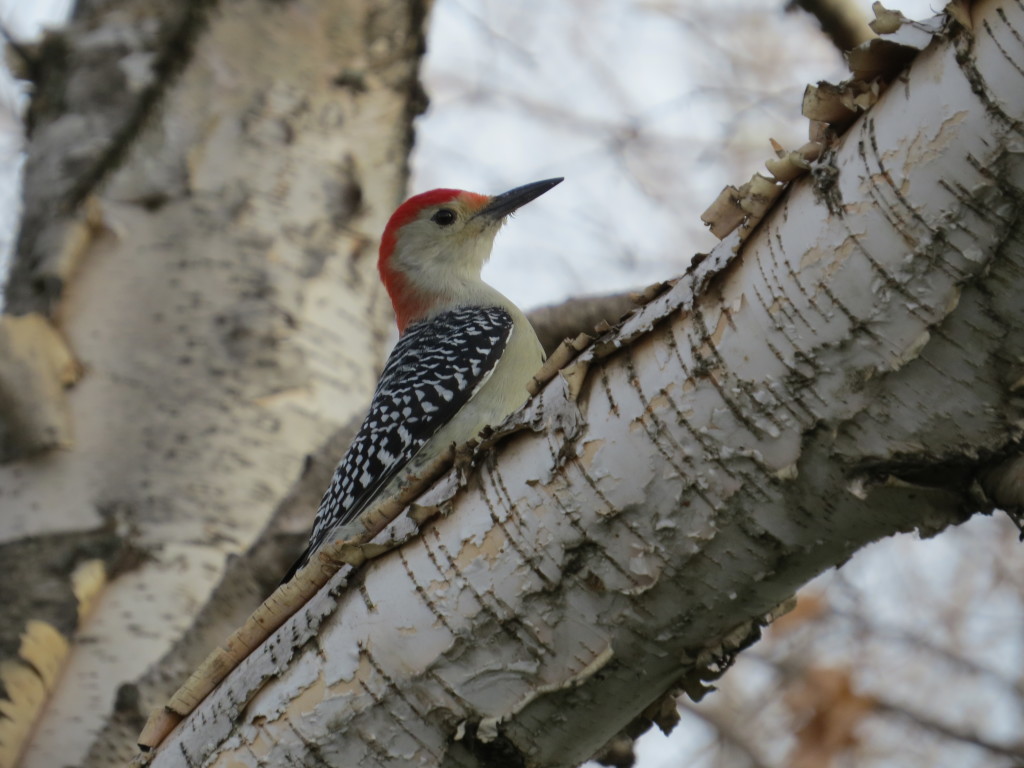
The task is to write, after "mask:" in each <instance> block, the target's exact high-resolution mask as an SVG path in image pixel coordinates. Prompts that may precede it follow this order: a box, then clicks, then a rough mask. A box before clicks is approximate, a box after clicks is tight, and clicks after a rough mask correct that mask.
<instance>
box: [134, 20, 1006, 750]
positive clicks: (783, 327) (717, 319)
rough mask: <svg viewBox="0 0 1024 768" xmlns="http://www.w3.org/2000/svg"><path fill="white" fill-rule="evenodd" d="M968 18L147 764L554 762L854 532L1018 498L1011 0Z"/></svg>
mask: <svg viewBox="0 0 1024 768" xmlns="http://www.w3.org/2000/svg"><path fill="white" fill-rule="evenodd" d="M968 13H969V16H970V19H971V22H972V27H973V31H965V30H960V31H957V32H956V33H955V34H954V35H953V36H952V37H950V38H948V39H944V40H939V41H936V42H935V43H934V44H933V45H932V46H930V47H929V48H928V49H927V50H926V51H924V52H923V53H922V54H921V55H920V56H918V58H917V59H916V60H915V61H914V63H913V65H912V67H911V68H910V69H909V70H908V72H906V73H905V74H904V76H902V77H900V78H898V79H897V80H896V81H895V82H894V83H893V84H892V86H891V87H890V88H889V89H888V90H887V91H886V92H885V93H884V95H883V96H882V98H881V100H880V101H879V102H878V103H877V104H876V105H875V106H874V107H873V108H872V109H871V110H870V111H869V112H868V113H867V114H866V115H865V116H863V117H862V118H861V119H860V120H858V121H857V123H856V124H854V126H853V127H852V128H851V129H850V130H849V131H848V132H847V134H846V135H845V136H844V137H843V138H842V140H841V142H840V143H839V145H838V147H837V148H836V149H835V151H830V152H827V153H826V154H825V156H824V157H823V158H822V160H821V161H820V162H819V164H818V165H817V166H816V168H815V170H814V173H813V176H812V177H808V178H805V179H804V180H802V181H800V182H798V183H796V184H795V185H794V186H793V188H791V189H790V190H789V192H788V193H787V195H786V196H785V197H783V198H782V200H781V201H780V202H779V203H778V204H777V205H776V207H775V209H774V210H773V211H772V212H771V213H770V214H769V216H768V217H767V218H765V219H764V221H763V222H762V223H761V225H760V226H759V228H758V229H757V230H755V232H754V233H753V234H752V235H751V236H750V237H749V239H748V240H747V241H746V242H745V243H743V244H742V246H740V244H739V239H738V236H737V235H732V236H730V237H729V238H728V239H726V240H725V241H723V243H722V244H721V245H720V246H719V247H718V248H717V249H716V250H715V251H714V252H713V253H712V254H711V255H710V257H708V258H707V259H705V260H704V261H703V262H702V263H700V264H698V265H697V266H696V267H695V268H693V269H692V270H691V271H690V272H689V273H688V274H687V275H685V276H684V277H683V278H682V279H681V280H680V281H678V282H677V283H676V284H675V285H674V286H672V287H671V288H670V289H668V290H666V291H665V292H664V293H663V294H662V295H660V296H658V297H657V298H655V299H654V300H653V301H651V302H650V303H649V304H648V305H647V306H646V307H644V308H643V309H642V310H640V311H639V312H638V313H637V314H635V315H634V316H633V317H632V319H630V320H628V321H627V322H626V323H625V324H624V325H623V326H622V327H621V328H619V329H617V330H615V331H612V332H610V333H608V334H607V335H605V336H604V337H603V338H601V339H599V340H597V342H596V343H595V344H594V345H593V346H592V347H591V348H590V349H589V350H587V351H586V352H584V353H583V355H582V356H581V357H580V358H579V359H578V361H577V362H576V363H575V364H573V365H570V366H569V368H568V369H566V371H565V372H564V373H563V375H560V376H558V377H556V378H555V379H554V380H553V381H552V382H551V383H550V384H549V385H548V386H547V387H546V388H545V389H544V391H543V393H542V394H541V396H539V397H538V398H536V399H535V400H534V401H533V402H532V403H531V404H530V405H529V406H528V410H527V412H525V413H524V414H523V416H522V420H523V423H524V424H525V425H527V427H528V428H527V429H524V430H522V431H519V432H518V433H515V434H513V435H511V436H510V437H508V438H506V439H504V440H503V441H501V442H500V443H499V444H498V445H497V447H496V448H494V449H493V450H491V451H490V453H489V454H488V455H487V456H486V458H485V460H484V465H483V467H482V468H480V469H479V470H478V471H476V472H475V473H473V474H472V475H471V476H470V477H469V480H468V483H467V484H466V485H465V486H464V487H461V488H459V489H458V490H454V491H450V493H453V495H451V498H450V499H448V500H446V501H444V502H443V503H442V504H441V506H442V508H443V509H444V511H445V512H446V514H445V515H444V516H441V517H438V518H435V519H433V520H431V521H430V522H428V523H426V524H425V525H424V526H423V528H422V529H421V531H420V533H419V535H417V536H415V537H413V538H412V539H411V540H410V541H408V542H407V543H406V544H404V545H403V546H401V547H400V548H398V549H397V550H394V551H391V552H390V553H388V554H385V555H383V556H382V557H380V558H378V559H377V560H375V561H373V562H371V563H369V564H368V565H367V566H364V567H363V568H361V569H360V570H358V571H355V572H351V571H347V572H346V571H343V572H342V573H341V574H339V575H338V577H336V579H335V580H334V583H333V588H329V589H325V590H323V591H322V592H321V593H320V594H319V595H318V596H317V597H316V598H315V599H314V600H313V601H311V602H310V604H309V605H308V606H307V607H306V608H305V609H304V610H303V611H302V612H300V613H299V614H297V615H296V616H295V617H293V618H292V619H291V620H290V621H289V622H287V623H286V624H285V625H284V626H283V627H282V628H281V629H280V630H279V631H278V632H277V633H276V634H275V635H274V636H273V637H272V638H271V640H270V641H268V642H266V643H265V644H264V645H263V646H261V647H260V648H258V649H257V650H256V651H255V652H254V653H253V654H252V655H251V656H250V657H249V658H248V659H247V660H246V661H245V662H243V664H242V665H241V666H240V667H239V668H237V669H236V670H235V671H234V672H233V673H232V674H231V676H229V677H228V679H227V680H226V681H225V682H224V683H223V684H222V685H221V686H220V688H218V689H217V690H216V691H215V692H214V693H213V694H211V695H210V696H209V697H208V699H207V700H205V701H204V702H203V703H202V704H200V706H199V708H198V709H197V710H196V711H195V712H194V713H193V714H192V715H191V716H190V717H189V718H188V719H187V720H186V721H185V722H184V723H182V725H181V726H180V727H179V728H178V729H177V730H176V731H175V732H174V733H172V735H171V736H170V737H169V738H168V740H167V741H166V742H165V743H164V744H163V745H162V747H161V748H160V749H159V751H157V752H156V753H155V757H154V758H153V760H152V765H153V766H178V765H182V764H186V765H203V766H232V768H236V767H239V766H258V765H259V766H263V765H292V764H301V765H325V766H328V765H329V766H350V765H360V766H363V767H364V768H366V767H368V766H403V767H407V766H439V765H459V766H476V765H492V766H493V765H517V766H518V765H536V766H571V765H576V764H578V763H579V762H581V761H582V760H584V759H586V758H587V757H589V756H590V755H592V754H593V753H594V752H595V751H596V750H597V749H598V748H599V747H600V746H601V745H602V744H603V743H604V742H605V741H606V740H607V739H609V738H610V737H612V736H613V735H614V734H615V733H616V732H617V731H618V729H620V728H622V727H623V726H624V725H626V724H627V723H628V722H629V721H630V720H631V719H632V718H634V716H636V715H637V714H638V713H639V712H640V711H641V710H642V709H643V708H644V707H646V706H647V705H648V704H650V703H651V702H652V701H655V700H656V699H657V698H658V697H659V696H661V695H663V694H664V693H665V692H666V691H669V690H671V689H673V688H675V687H683V688H686V689H688V690H699V689H700V683H699V680H700V679H701V678H704V679H708V678H711V677H713V676H714V675H715V674H716V672H717V671H718V667H720V666H721V665H723V664H725V663H727V661H728V659H729V658H731V656H732V655H733V654H734V653H735V652H736V650H737V648H738V647H739V646H742V645H743V644H744V643H746V642H748V641H750V640H752V639H754V638H756V635H757V626H758V624H759V622H760V621H761V620H762V618H763V617H764V616H765V615H766V614H767V613H769V612H770V611H772V609H773V608H774V607H775V606H777V605H779V604H780V603H782V602H783V601H785V600H786V599H787V598H788V597H789V596H790V595H792V594H793V592H794V591H795V590H796V589H797V588H798V587H799V586H800V585H801V584H803V583H805V582H806V581H807V580H808V579H810V578H811V577H812V576H814V575H815V574H818V573H820V572H821V571H823V570H825V569H827V568H830V567H833V566H836V565H839V564H841V563H842V562H844V561H845V560H846V559H847V558H848V557H849V556H850V554H851V553H852V552H854V551H855V550H856V549H858V548H859V547H861V546H863V545H864V544H866V543H868V542H870V541H873V540H876V539H878V538H880V537H883V536H887V535H891V534H893V533H895V532H898V531H910V530H914V529H916V530H918V531H919V532H921V533H923V534H926V535H931V534H934V533H936V532H938V531H941V530H942V529H943V528H944V527H946V526H948V525H951V524H955V523H957V522H959V521H962V520H963V519H965V518H966V517H968V516H969V515H971V514H972V513H974V512H977V511H982V512H988V511H991V509H992V507H993V503H994V501H993V498H992V496H991V494H992V493H997V494H1000V496H999V502H1000V503H1002V504H1016V505H1021V504H1022V502H1024V493H1022V491H1021V488H1022V483H1021V479H1020V470H1019V466H1020V461H1019V459H1018V456H1019V444H1020V439H1021V432H1022V427H1024V403H1022V401H1021V397H1020V392H1021V387H1022V386H1024V384H1022V382H1024V302H1022V301H1021V299H1020V295H1021V288H1022V283H1024V231H1022V221H1024V219H1022V216H1021V213H1022V211H1024V202H1022V201H1024V161H1022V157H1024V154H1022V151H1024V44H1022V42H1021V41H1022V40H1024V6H1022V5H1021V4H1020V3H1019V2H1014V1H1013V0H986V1H985V2H978V3H976V4H974V6H973V7H972V8H971V9H970V10H969V11H968ZM1013 467H1017V469H1016V470H1014V469H1013ZM997 468H1001V469H997ZM1015 473H1016V474H1015ZM993 478H996V479H997V480H998V482H994V481H993ZM455 485H456V484H455V483H454V482H453V481H452V480H451V478H449V481H448V483H447V485H446V484H445V483H442V484H441V486H439V488H440V490H436V491H433V492H431V494H432V496H431V494H428V497H429V498H430V499H431V502H430V503H438V502H439V501H441V500H443V499H445V497H446V495H447V494H448V493H449V492H446V491H445V490H444V489H445V488H454V487H455ZM425 503H426V502H425ZM346 578H347V580H348V582H347V584H344V581H345V579H346Z"/></svg>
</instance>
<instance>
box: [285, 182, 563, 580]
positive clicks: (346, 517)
mask: <svg viewBox="0 0 1024 768" xmlns="http://www.w3.org/2000/svg"><path fill="white" fill-rule="evenodd" d="M561 181H562V179H561V178H557V179H546V180H545V181H537V182H534V183H532V184H526V185H524V186H522V187H516V188H515V189H512V190H509V191H508V192H505V193H503V194H500V195H495V196H494V197H488V196H486V195H478V194H475V193H473V192H465V191H463V190H459V189H435V190H432V191H430V192H424V193H423V194H420V195H416V196H414V197H411V198H409V199H408V200H406V201H405V202H404V203H402V205H400V206H399V207H398V209H397V210H396V211H395V212H394V213H393V214H392V215H391V219H390V220H389V221H388V223H387V226H386V227H385V228H384V234H383V236H382V237H381V242H380V259H379V261H378V264H377V267H378V270H379V271H380V277H381V281H382V282H383V283H384V287H385V288H386V289H387V292H388V295H389V296H390V297H391V303H392V305H393V306H394V309H395V319H396V320H397V323H398V333H399V339H398V343H397V344H396V345H395V348H394V350H392V352H391V355H390V357H388V361H387V363H386V364H385V365H384V371H383V372H382V373H381V376H380V381H378V382H377V389H376V391H375V392H374V393H373V400H372V402H371V404H370V410H369V413H367V415H366V419H365V420H364V421H363V424H362V426H361V427H360V428H359V432H358V433H357V434H356V437H355V439H354V440H353V441H352V445H351V446H350V447H349V449H348V452H347V453H346V454H345V456H344V457H343V458H342V459H341V461H340V462H339V463H338V466H337V468H336V469H335V470H334V476H333V477H332V478H331V484H330V486H329V487H328V488H327V491H326V492H325V493H324V496H323V499H322V500H321V502H320V508H319V509H318V510H317V513H316V519H315V521H314V522H313V530H312V533H310V536H309V546H308V547H306V551H305V552H303V553H302V556H301V557H299V559H298V560H297V561H296V563H295V565H293V566H292V568H291V570H290V571H289V572H288V575H287V576H285V578H284V581H285V582H287V581H289V580H290V579H291V578H292V576H294V575H295V573H296V572H297V571H298V570H299V569H300V568H302V566H304V565H305V564H306V563H307V562H308V561H309V558H310V557H311V556H312V555H313V554H314V553H315V552H316V551H317V550H318V549H319V548H320V547H321V546H322V545H323V544H325V543H327V542H329V541H332V540H333V538H334V535H335V533H336V532H337V531H338V530H339V529H340V528H341V527H342V526H344V525H345V524H346V523H348V522H349V521H351V520H352V519H354V518H355V517H356V516H357V515H359V514H360V513H361V512H362V511H363V510H365V509H366V508H367V507H368V506H369V505H370V504H371V502H373V501H374V500H375V499H377V498H387V497H388V496H391V495H393V493H394V492H395V491H396V490H397V488H398V486H399V485H400V484H401V481H402V480H403V478H405V477H407V476H408V475H410V474H413V473H415V472H416V471H417V469H419V468H422V467H423V466H425V465H427V464H428V463H430V461H431V460H432V459H434V458H435V457H436V456H438V455H439V454H441V453H442V452H443V451H446V450H447V449H448V447H449V446H450V445H451V444H452V443H455V444H461V443H464V442H466V441H468V440H470V439H472V438H474V437H476V436H477V435H478V434H479V433H480V430H482V429H483V428H484V427H486V426H489V425H497V424H499V423H501V422H502V421H504V420H505V418H506V417H508V416H509V415H510V414H512V413H513V412H514V411H516V410H517V409H518V408H519V407H520V406H521V405H522V404H523V403H525V402H526V400H527V397H528V393H527V390H526V385H527V383H528V382H529V381H530V379H531V378H532V377H533V375H534V374H535V373H536V372H537V369H538V368H539V367H540V365H541V363H543V362H544V351H543V349H542V348H541V345H540V341H539V340H538V339H537V334H536V333H535V332H534V330H533V327H532V326H531V325H530V321H529V320H527V319H526V316H525V315H524V314H523V313H522V311H521V310H520V309H519V308H518V307H517V306H516V305H515V304H513V303H512V302H511V301H510V300H509V299H507V298H505V296H503V295H502V294H501V293H499V292H498V291H497V290H495V289H494V288H492V287H491V286H489V285H488V284H487V283H485V282H484V281H483V280H481V278H480V271H481V270H482V269H483V266H484V264H485V263H486V262H487V260H488V258H490V255H491V246H492V245H493V244H494V236H495V235H496V234H498V230H499V229H500V228H501V225H502V224H503V223H504V221H505V219H506V218H508V216H509V215H510V214H511V213H513V212H514V211H515V210H517V209H518V208H520V207H522V206H523V205H525V204H526V203H528V202H530V201H531V200H533V199H534V198H536V197H539V196H540V195H542V194H544V193H545V192H547V191H548V190H549V189H551V188H552V187H554V186H555V185H556V184H559V183H560V182H561Z"/></svg>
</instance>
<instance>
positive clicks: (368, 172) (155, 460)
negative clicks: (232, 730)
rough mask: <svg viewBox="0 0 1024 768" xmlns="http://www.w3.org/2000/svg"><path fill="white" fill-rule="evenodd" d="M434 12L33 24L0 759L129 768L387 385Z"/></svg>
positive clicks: (10, 332)
mask: <svg viewBox="0 0 1024 768" xmlns="http://www.w3.org/2000/svg"><path fill="white" fill-rule="evenodd" d="M424 14H425V7H424V4H423V3H419V2H413V3H404V2H393V3H386V4H381V3H371V2H366V1H364V0H332V1H331V2H305V1H303V0H296V1H295V2H289V3H268V2H257V1H256V0H234V1H232V2H222V3H216V2H212V1H211V0H190V1H189V2H179V3H162V2H150V0H116V1H115V2H107V3H96V2H90V1H88V0H82V2H80V3H79V5H78V7H77V9H76V12H75V16H74V19H73V21H72V23H71V24H70V26H69V28H68V29H67V30H66V31H62V32H60V33H53V34H50V35H49V36H48V37H47V38H46V39H45V40H44V42H43V43H42V44H41V46H39V50H38V55H39V58H38V60H37V61H36V62H35V64H34V65H33V67H32V72H31V73H30V74H32V75H33V76H34V77H35V79H36V95H35V98H34V100H33V103H32V107H31V110H30V114H29V119H28V123H29V129H30V143H29V157H28V163H27V168H26V180H25V214H24V223H23V226H22V230H21V234H20V238H19V244H18V252H17V255H16V261H15V266H14V272H13V275H12V277H11V282H10V285H9V290H8V293H7V299H8V306H7V314H5V315H3V317H2V321H0V453H2V455H3V460H4V461H5V463H4V464H2V465H0V504H2V509H3V514H2V516H0V542H2V543H0V559H2V561H3V562H4V568H5V576H4V579H3V582H2V584H0V612H2V617H0V653H2V656H3V659H4V660H3V662H2V665H0V681H2V700H0V712H2V717H0V766H5V767H6V766H13V765H15V764H19V763H18V760H19V753H22V752H24V754H23V758H22V760H21V762H20V764H21V765H24V766H45V767H46V768H52V766H55V765H76V766H84V765H87V764H88V765H104V766H106V765H120V764H123V763H124V761H125V760H126V759H128V758H129V757H130V755H131V754H132V752H133V751H134V747H133V744H134V740H135V735H136V734H137V731H138V728H139V726H140V725H141V721H142V719H143V713H144V712H146V711H148V709H149V707H151V706H155V705H156V704H157V703H159V702H160V701H161V700H162V699H163V698H164V697H166V695H167V694H168V693H169V692H170V690H173V688H174V687H175V686H176V685H177V684H178V683H179V682H180V679H181V678H182V677H183V676H184V675H187V673H188V671H189V669H190V668H191V666H192V665H194V664H195V663H196V662H197V661H198V660H199V659H201V658H202V656H203V655H205V653H206V652H207V650H208V648H209V645H210V644H211V643H212V642H215V640H216V638H218V637H220V636H222V635H223V634H224V633H226V632H227V631H229V630H230V628H231V627H232V626H233V625H234V624H236V623H237V622H239V621H240V620H241V619H242V618H243V617H244V616H245V614H246V613H247V612H248V611H249V610H250V609H251V608H252V607H253V606H254V605H256V604H258V602H259V600H260V599H261V598H262V597H263V596H264V594H265V593H266V590H267V584H268V583H273V581H274V580H275V579H276V578H279V577H280V574H281V573H282V572H283V568H284V564H283V562H276V563H275V562H274V561H273V560H272V559H271V560H269V561H268V560H264V561H262V567H263V568H264V569H265V570H266V572H265V573H256V574H255V575H252V574H250V575H249V577H248V579H247V580H239V579H238V578H236V579H235V580H234V584H235V589H234V591H233V592H231V593H230V594H228V595H223V594H222V595H221V596H220V600H219V602H217V603H216V604H215V605H214V604H212V603H210V602H209V601H210V598H211V591H212V590H213V588H214V586H215V585H216V584H217V583H218V581H219V580H220V579H221V576H222V575H223V574H224V573H225V569H226V567H227V566H228V562H229V559H230V558H231V557H232V556H234V555H236V554H238V553H244V552H246V551H247V550H248V549H249V548H250V547H251V545H252V544H253V542H254V541H255V540H256V538H257V536H258V535H259V534H260V533H261V532H262V531H264V529H265V528H266V526H267V525H268V522H269V521H271V519H272V516H273V515H274V513H275V512H276V511H278V510H279V509H280V508H282V505H285V502H286V501H287V498H288V494H289V493H290V491H291V489H292V487H293V485H294V483H295V482H296V481H297V480H298V479H299V478H301V477H302V476H303V475H304V473H305V472H306V471H307V470H308V468H309V467H308V466H307V465H308V463H309V457H310V454H313V453H314V452H315V451H316V450H317V448H318V447H319V446H320V445H321V444H323V443H324V442H325V441H327V440H328V439H329V438H330V436H331V435H332V434H333V433H334V432H336V431H337V430H338V428H339V427H341V426H343V425H345V424H347V423H348V422H349V421H351V420H352V419H353V418H354V417H356V416H357V415H360V414H361V412H362V410H363V409H364V408H365V402H366V400H367V399H368V398H369V395H370V393H371V392H372V388H373V386H374V384H375V377H376V371H377V369H378V366H379V364H380V363H381V362H382V360H383V354H384V352H385V351H386V347H387V346H388V342H389V337H390V334H391V327H392V320H391V316H390V308H389V307H388V305H387V302H386V299H385V297H384V296H383V292H382V291H381V290H380V289H379V287H378V281H377V279H376V274H375V271H376V270H375V266H376V265H375V257H374V254H375V247H376V246H375V238H376V236H377V233H378V232H379V231H380V229H381V228H382V226H383V223H384V221H385V220H386V217H387V215H388V214H389V213H390V211H391V210H392V209H393V207H394V205H395V204H396V203H397V201H398V200H399V199H400V198H401V196H402V194H403V193H404V186H405V178H406V157H407V154H408V151H409V147H410V140H411V120H412V117H413V116H414V115H415V114H416V113H417V112H418V111H419V110H420V109H421V108H422V106H423V99H422V95H421V91H420V89H419V85H418V81H417V79H416V70H417V64H418V59H419V55H420V53H421V51H422V48H423V38H422V34H423V29H422V27H423V17H424ZM76 379H77V383H75V384H74V387H73V388H71V389H66V387H67V386H68V385H70V384H72V383H73V382H74V381H75V380H76ZM332 451H333V454H334V459H335V460H336V457H337V454H338V448H337V447H336V446H334V447H333V448H332ZM304 506H305V509H304V517H305V519H304V520H303V522H302V525H303V527H305V526H308V521H309V515H310V514H311V512H312V509H313V508H315V504H314V505H312V506H311V505H310V504H308V503H307V504H305V505H304ZM289 554H293V553H289ZM256 563H257V564H256V566H255V567H256V568H259V567H260V561H256ZM204 606H205V607H206V609H207V610H206V613H203V609H204ZM211 606H213V608H212V609H211ZM203 616H205V617H206V618H205V619H203V620H202V621H200V618H201V617H203ZM197 621H198V624H197ZM204 632H208V633H210V634H211V635H212V636H213V637H212V638H207V637H206V635H205V634H204ZM172 649H177V650H176V651H174V652H173V653H172ZM147 670H151V671H150V674H149V676H148V677H146V676H144V675H145V673H146V672H147ZM48 697H49V702H48V703H47V698H48ZM44 707H45V713H44V714H43V710H44ZM37 717H41V720H40V721H39V722H38V723H37V722H36V721H37ZM104 725H106V730H104V731H103V733H102V735H99V732H100V730H101V728H102V727H104ZM33 728H34V729H35V730H34V733H33V731H32V729H33ZM98 735H99V736H98Z"/></svg>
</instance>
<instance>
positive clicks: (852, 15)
mask: <svg viewBox="0 0 1024 768" xmlns="http://www.w3.org/2000/svg"><path fill="white" fill-rule="evenodd" d="M793 8H801V9H803V10H804V11H806V12H807V13H809V14H811V15H812V16H813V17H814V18H816V19H817V20H818V23H819V24H821V31H822V32H824V33H825V34H826V35H827V36H828V38H829V39H830V40H831V41H832V42H833V43H834V44H835V46H836V48H838V49H839V50H840V51H843V52H845V51H849V50H851V49H852V48H856V47H857V46H858V45H860V44H861V43H866V42H867V41H868V40H870V39H871V38H873V37H874V36H875V34H874V32H872V31H871V28H870V27H869V26H868V18H867V16H866V15H864V12H863V11H862V10H861V9H860V8H859V7H858V6H857V4H856V3H855V2H853V0H791V2H790V3H789V5H788V6H787V10H792V9H793Z"/></svg>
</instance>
